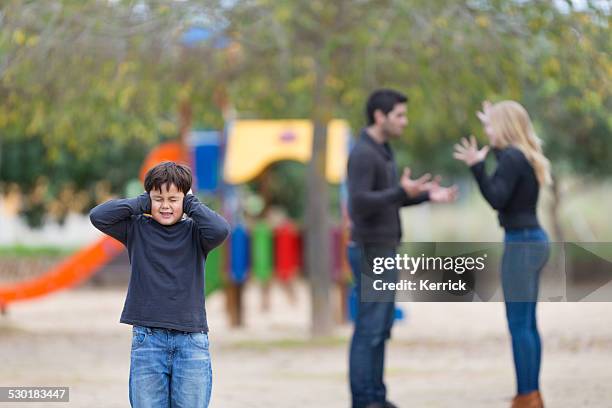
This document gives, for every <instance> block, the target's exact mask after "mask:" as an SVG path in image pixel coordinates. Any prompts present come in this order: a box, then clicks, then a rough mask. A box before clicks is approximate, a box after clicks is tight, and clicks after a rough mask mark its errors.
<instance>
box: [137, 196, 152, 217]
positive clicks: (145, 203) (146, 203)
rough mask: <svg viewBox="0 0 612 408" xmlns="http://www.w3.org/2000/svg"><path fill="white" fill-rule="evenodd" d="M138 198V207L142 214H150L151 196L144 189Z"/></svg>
mask: <svg viewBox="0 0 612 408" xmlns="http://www.w3.org/2000/svg"><path fill="white" fill-rule="evenodd" d="M138 200H139V202H140V209H141V210H142V213H143V214H151V196H150V195H149V193H147V192H146V191H145V192H144V193H142V194H141V195H140V196H139V197H138Z"/></svg>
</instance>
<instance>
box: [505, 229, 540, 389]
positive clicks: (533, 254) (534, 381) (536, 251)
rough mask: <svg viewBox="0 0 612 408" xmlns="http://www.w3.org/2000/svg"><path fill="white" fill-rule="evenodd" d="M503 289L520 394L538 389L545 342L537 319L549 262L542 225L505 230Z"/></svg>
mask: <svg viewBox="0 0 612 408" xmlns="http://www.w3.org/2000/svg"><path fill="white" fill-rule="evenodd" d="M504 243H505V248H504V256H503V258H502V268H501V270H502V276H501V278H502V288H503V291H504V298H505V300H506V317H507V318H508V328H509V329H510V336H511V337H512V354H513V356H514V368H515V372H516V383H517V393H518V394H527V393H529V392H531V391H536V390H538V389H539V386H540V384H539V374H540V362H541V356H542V345H541V342H540V335H539V333H538V327H537V322H536V305H537V300H538V288H539V279H540V271H541V270H542V268H543V267H544V265H545V264H546V262H547V261H548V257H549V254H550V248H549V243H548V236H547V235H546V232H545V231H544V230H543V229H541V228H526V229H516V230H506V234H505V238H504Z"/></svg>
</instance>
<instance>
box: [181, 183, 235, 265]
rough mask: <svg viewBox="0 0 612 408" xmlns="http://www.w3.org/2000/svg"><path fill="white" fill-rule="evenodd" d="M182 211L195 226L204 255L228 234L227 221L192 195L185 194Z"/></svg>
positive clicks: (220, 242)
mask: <svg viewBox="0 0 612 408" xmlns="http://www.w3.org/2000/svg"><path fill="white" fill-rule="evenodd" d="M183 211H184V212H185V214H186V215H187V216H188V217H189V218H191V219H192V220H193V221H194V223H195V224H196V227H197V229H198V235H199V237H200V245H201V246H202V249H203V250H204V253H205V254H208V253H209V252H210V251H212V250H213V249H215V248H216V247H218V246H219V245H221V244H222V243H223V241H225V238H227V236H228V235H229V233H230V226H229V224H228V223H227V221H226V220H225V219H224V218H223V217H221V216H220V215H219V214H217V213H216V212H214V211H213V210H211V209H210V208H208V207H207V206H206V205H204V203H202V202H200V200H198V198H197V197H196V196H195V195H193V194H187V195H186V196H185V198H184V199H183Z"/></svg>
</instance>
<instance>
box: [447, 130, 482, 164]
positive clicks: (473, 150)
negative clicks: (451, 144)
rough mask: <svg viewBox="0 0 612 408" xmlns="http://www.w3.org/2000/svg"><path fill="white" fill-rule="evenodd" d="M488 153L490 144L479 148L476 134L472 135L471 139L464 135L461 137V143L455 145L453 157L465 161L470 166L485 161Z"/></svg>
mask: <svg viewBox="0 0 612 408" xmlns="http://www.w3.org/2000/svg"><path fill="white" fill-rule="evenodd" d="M488 153H489V146H484V147H483V148H482V149H480V150H479V149H478V143H476V138H475V137H474V136H470V140H469V141H468V139H467V138H465V137H464V138H462V139H461V144H459V143H457V144H456V145H455V152H454V153H453V157H454V158H455V159H457V160H460V161H462V162H464V163H465V164H467V165H468V166H473V165H474V164H476V163H478V162H481V161H483V160H484V159H485V158H486V157H487V154H488Z"/></svg>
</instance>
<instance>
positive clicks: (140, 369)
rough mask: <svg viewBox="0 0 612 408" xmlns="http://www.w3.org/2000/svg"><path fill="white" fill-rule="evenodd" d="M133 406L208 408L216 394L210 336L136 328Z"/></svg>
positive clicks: (133, 364) (141, 407) (132, 378)
mask: <svg viewBox="0 0 612 408" xmlns="http://www.w3.org/2000/svg"><path fill="white" fill-rule="evenodd" d="M132 332H133V336H132V355H131V361H130V405H131V406H132V407H133V408H162V407H163V408H206V407H208V403H209V401H210V395H211V391H212V369H211V364H210V354H209V351H208V334H206V333H204V332H196V333H188V332H182V331H177V330H168V329H159V328H152V327H141V326H133V329H132Z"/></svg>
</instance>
